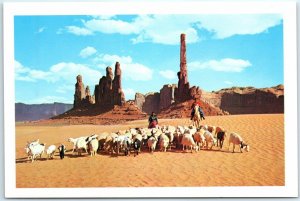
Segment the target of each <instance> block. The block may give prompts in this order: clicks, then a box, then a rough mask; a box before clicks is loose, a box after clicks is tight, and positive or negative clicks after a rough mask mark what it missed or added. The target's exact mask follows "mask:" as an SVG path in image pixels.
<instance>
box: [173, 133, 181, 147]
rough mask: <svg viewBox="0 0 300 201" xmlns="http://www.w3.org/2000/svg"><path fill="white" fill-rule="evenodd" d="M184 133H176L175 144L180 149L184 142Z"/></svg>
mask: <svg viewBox="0 0 300 201" xmlns="http://www.w3.org/2000/svg"><path fill="white" fill-rule="evenodd" d="M182 135H183V134H182V133H181V132H180V131H179V130H177V131H175V132H174V140H173V141H174V144H175V147H176V148H177V149H178V148H179V147H180V145H181V140H182Z"/></svg>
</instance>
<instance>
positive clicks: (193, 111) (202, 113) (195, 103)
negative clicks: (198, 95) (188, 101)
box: [191, 100, 205, 120]
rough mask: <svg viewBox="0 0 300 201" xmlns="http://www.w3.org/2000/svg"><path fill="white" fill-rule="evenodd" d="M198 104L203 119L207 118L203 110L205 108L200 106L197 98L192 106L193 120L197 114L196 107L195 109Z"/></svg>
mask: <svg viewBox="0 0 300 201" xmlns="http://www.w3.org/2000/svg"><path fill="white" fill-rule="evenodd" d="M196 105H198V110H199V113H200V118H201V120H203V119H205V117H204V112H203V110H202V109H201V107H200V102H199V101H196V100H195V102H194V103H193V105H192V108H191V109H192V112H191V120H192V119H193V118H194V115H195V110H194V109H195V106H196Z"/></svg>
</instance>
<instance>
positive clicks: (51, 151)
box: [46, 145, 56, 158]
mask: <svg viewBox="0 0 300 201" xmlns="http://www.w3.org/2000/svg"><path fill="white" fill-rule="evenodd" d="M55 149H56V146H55V145H50V146H49V147H48V149H47V150H46V153H47V156H48V158H53V156H54V153H55Z"/></svg>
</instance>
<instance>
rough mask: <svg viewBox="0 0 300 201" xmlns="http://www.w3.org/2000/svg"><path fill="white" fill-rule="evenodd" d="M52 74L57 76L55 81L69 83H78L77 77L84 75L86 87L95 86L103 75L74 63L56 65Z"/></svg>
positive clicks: (52, 69) (51, 69)
mask: <svg viewBox="0 0 300 201" xmlns="http://www.w3.org/2000/svg"><path fill="white" fill-rule="evenodd" d="M50 72H52V73H53V75H54V76H55V79H56V80H55V81H58V80H64V81H66V82H67V83H76V76H77V75H82V78H83V83H84V84H85V86H86V85H89V86H94V85H95V84H96V83H98V82H99V79H100V78H101V77H102V74H101V73H100V72H99V71H97V70H94V69H92V68H89V67H88V66H86V65H83V64H76V63H72V62H69V63H66V62H61V63H58V64H55V65H53V66H51V68H50Z"/></svg>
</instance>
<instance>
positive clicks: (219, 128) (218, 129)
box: [215, 126, 226, 135]
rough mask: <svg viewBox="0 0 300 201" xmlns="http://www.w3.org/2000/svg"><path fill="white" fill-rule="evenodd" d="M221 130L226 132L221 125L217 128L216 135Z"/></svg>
mask: <svg viewBox="0 0 300 201" xmlns="http://www.w3.org/2000/svg"><path fill="white" fill-rule="evenodd" d="M219 132H226V130H225V129H224V128H222V127H220V126H217V127H216V129H215V135H216V134H218V133H219Z"/></svg>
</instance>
